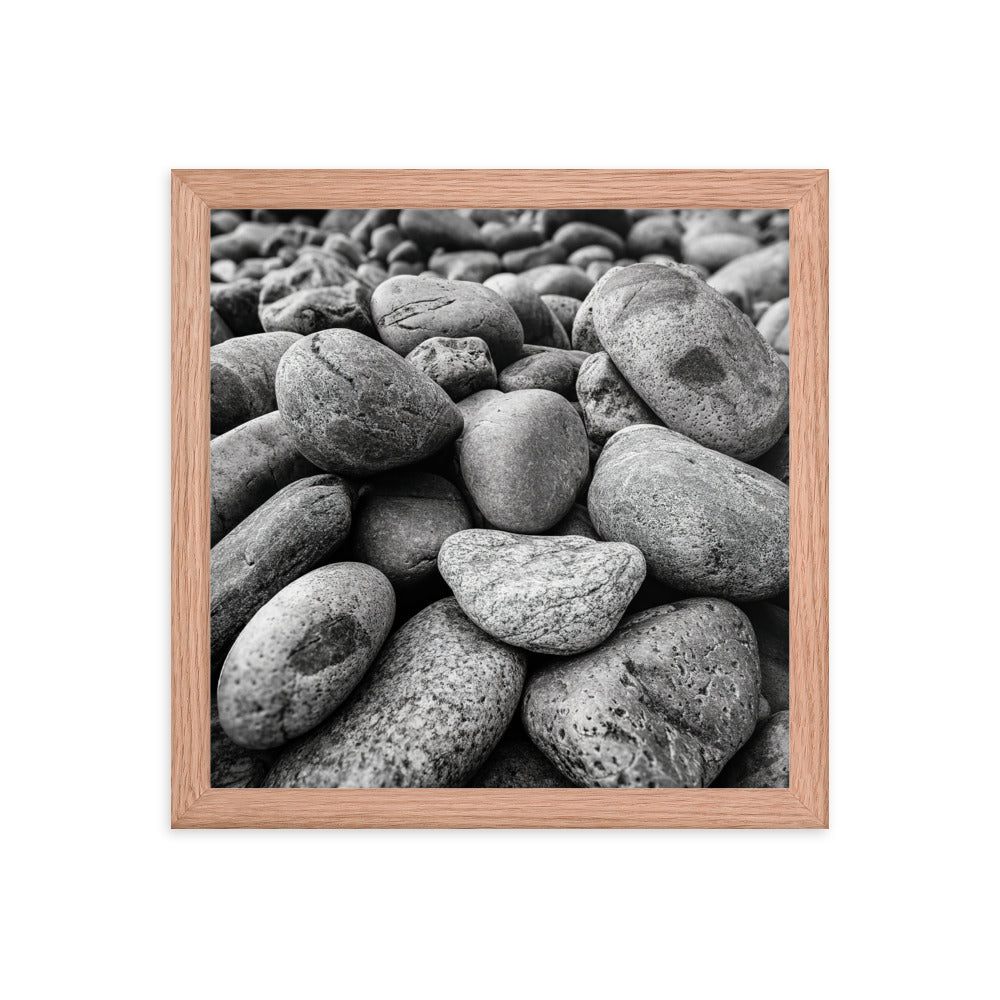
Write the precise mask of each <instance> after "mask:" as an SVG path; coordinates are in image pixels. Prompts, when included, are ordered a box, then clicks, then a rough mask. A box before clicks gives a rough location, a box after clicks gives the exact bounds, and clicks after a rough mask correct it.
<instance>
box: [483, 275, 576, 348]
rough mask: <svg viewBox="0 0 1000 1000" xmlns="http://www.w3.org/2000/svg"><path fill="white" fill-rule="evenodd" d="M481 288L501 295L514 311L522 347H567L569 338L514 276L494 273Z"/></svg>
mask: <svg viewBox="0 0 1000 1000" xmlns="http://www.w3.org/2000/svg"><path fill="white" fill-rule="evenodd" d="M484 284H485V286H486V287H487V288H489V289H490V290H491V291H494V292H496V293H497V294H498V295H500V296H502V297H503V298H504V299H505V300H506V301H507V302H508V303H509V305H510V307H511V308H512V309H513V310H514V314H515V315H516V316H517V318H518V322H520V324H521V329H522V330H523V331H524V343H525V344H544V345H548V346H551V347H569V337H567V336H566V331H565V330H564V329H563V328H562V324H561V323H559V321H558V319H557V318H556V316H555V314H554V313H553V312H552V310H551V309H549V308H548V306H546V304H545V302H544V301H543V300H542V297H541V296H540V295H539V294H538V292H536V291H535V290H534V289H533V288H532V287H531V285H529V284H528V283H527V282H526V281H522V280H521V279H520V278H519V277H518V276H517V275H516V274H495V275H493V276H492V277H490V278H487V279H486V281H485V282H484Z"/></svg>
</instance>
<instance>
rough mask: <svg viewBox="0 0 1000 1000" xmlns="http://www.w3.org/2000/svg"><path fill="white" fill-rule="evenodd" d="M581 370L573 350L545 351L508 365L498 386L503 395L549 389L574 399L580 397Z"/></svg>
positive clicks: (501, 375) (498, 380)
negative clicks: (505, 393)
mask: <svg viewBox="0 0 1000 1000" xmlns="http://www.w3.org/2000/svg"><path fill="white" fill-rule="evenodd" d="M579 370H580V364H579V362H578V361H576V359H575V358H573V357H572V356H571V355H570V352H569V351H560V350H552V351H542V352H540V353H539V354H529V355H528V356H527V357H526V358H521V360H520V361H515V362H514V363H513V364H511V365H508V366H507V367H506V368H505V369H504V370H503V371H502V372H501V373H500V377H499V378H498V379H497V387H498V388H499V389H500V390H501V392H516V391H518V390H519V389H549V390H550V391H552V392H557V393H559V395H560V396H565V397H566V398H567V399H572V398H574V397H575V396H576V376H577V372H578V371H579Z"/></svg>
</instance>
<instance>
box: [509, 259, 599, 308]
mask: <svg viewBox="0 0 1000 1000" xmlns="http://www.w3.org/2000/svg"><path fill="white" fill-rule="evenodd" d="M521 278H522V279H523V280H524V281H527V282H528V284H529V285H531V287H532V288H534V290H535V291H536V292H538V294H539V295H568V296H570V298H574V299H579V300H580V301H581V302H582V301H583V300H584V299H585V298H586V297H587V295H588V294H589V293H590V290H591V289H592V288H593V287H594V283H593V282H592V281H591V280H590V278H588V277H587V275H586V274H585V273H584V272H583V271H581V270H580V268H578V267H571V266H570V265H569V264H543V265H542V266H541V267H531V268H528V270H526V271H522V272H521Z"/></svg>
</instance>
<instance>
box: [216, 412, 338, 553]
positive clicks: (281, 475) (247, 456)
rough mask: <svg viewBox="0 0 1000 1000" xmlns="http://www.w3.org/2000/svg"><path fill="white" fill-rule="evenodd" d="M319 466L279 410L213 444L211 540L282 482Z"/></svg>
mask: <svg viewBox="0 0 1000 1000" xmlns="http://www.w3.org/2000/svg"><path fill="white" fill-rule="evenodd" d="M320 471H321V470H320V469H317V468H316V466H315V465H313V464H312V462H310V461H309V460H308V459H307V458H306V457H305V456H304V455H303V454H302V453H301V452H300V451H299V449H298V448H297V447H296V446H295V439H294V438H293V437H292V435H291V433H290V432H289V430H288V428H287V426H286V425H285V422H284V421H283V420H282V419H281V414H280V413H277V412H275V413H265V414H264V416H262V417H256V418H255V419H253V420H248V421H247V422H246V423H245V424H240V425H239V426H238V427H234V428H233V429H232V430H231V431H227V432H226V433H225V434H222V435H220V436H219V437H217V438H215V439H214V440H213V441H212V444H211V485H210V495H211V501H210V503H211V531H212V545H215V543H216V542H218V541H219V540H220V539H221V538H223V537H224V536H225V535H226V533H227V532H229V531H231V530H232V529H233V528H235V527H236V525H237V524H239V523H240V521H242V520H243V519H244V518H245V517H247V515H249V514H251V513H253V511H255V510H256V509H257V508H258V507H259V506H260V505H261V504H262V503H263V502H264V501H265V500H267V499H268V498H269V497H272V496H274V494H275V493H277V492H278V490H280V489H281V488H282V487H283V486H287V485H288V484H289V483H291V482H294V481H295V480H296V479H302V478H303V477H305V476H314V475H316V474H317V473H318V472H320Z"/></svg>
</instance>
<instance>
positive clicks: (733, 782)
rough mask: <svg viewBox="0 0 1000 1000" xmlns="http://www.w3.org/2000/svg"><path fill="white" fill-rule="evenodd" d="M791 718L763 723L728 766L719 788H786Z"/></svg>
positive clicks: (717, 784) (782, 715) (781, 715)
mask: <svg viewBox="0 0 1000 1000" xmlns="http://www.w3.org/2000/svg"><path fill="white" fill-rule="evenodd" d="M788 723H789V714H788V712H787V711H785V712H775V713H774V715H772V716H770V717H769V718H767V719H764V720H763V721H762V722H761V723H760V724H759V725H758V726H757V729H756V730H755V732H754V734H753V736H751V737H750V740H749V741H748V742H747V744H746V745H745V746H744V747H743V748H742V749H741V750H740V751H739V753H737V754H736V755H735V756H734V757H733V758H732V760H730V761H729V763H728V764H727V765H726V767H725V769H724V770H723V772H722V773H721V774H720V775H719V777H718V780H717V781H716V782H715V787H716V788H787V787H788V778H789V759H788V742H789V725H788Z"/></svg>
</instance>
